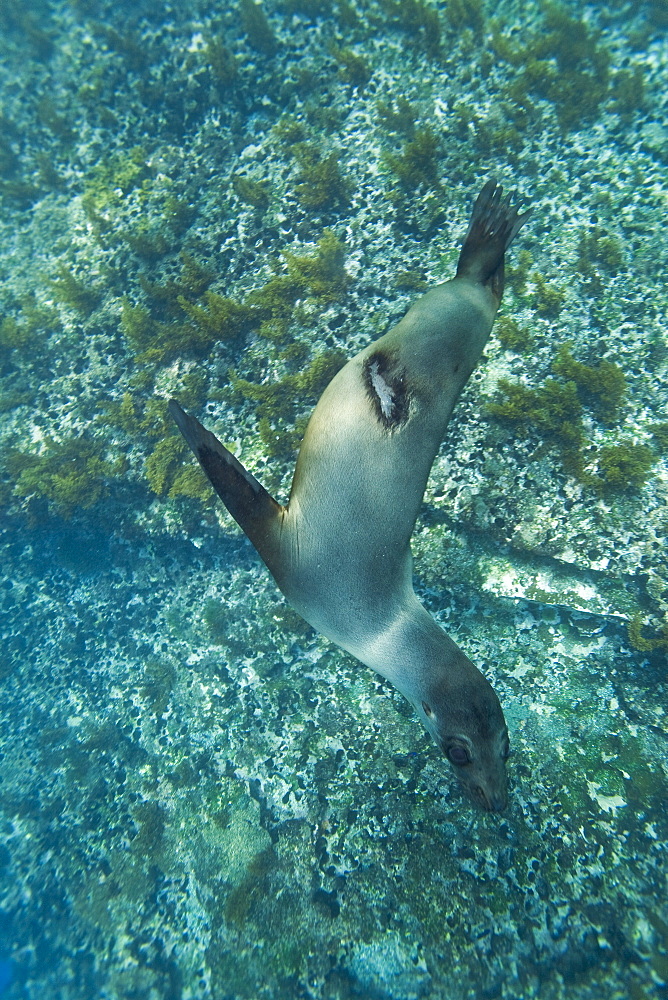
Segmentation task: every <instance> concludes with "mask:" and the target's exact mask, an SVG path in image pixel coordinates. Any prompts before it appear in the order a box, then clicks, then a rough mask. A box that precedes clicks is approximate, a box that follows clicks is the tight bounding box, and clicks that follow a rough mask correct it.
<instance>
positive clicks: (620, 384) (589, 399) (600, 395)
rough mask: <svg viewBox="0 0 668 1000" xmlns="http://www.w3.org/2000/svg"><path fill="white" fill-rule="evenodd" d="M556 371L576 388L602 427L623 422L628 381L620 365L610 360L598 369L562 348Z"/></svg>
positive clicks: (600, 363) (556, 362) (554, 364)
mask: <svg viewBox="0 0 668 1000" xmlns="http://www.w3.org/2000/svg"><path fill="white" fill-rule="evenodd" d="M552 371H553V372H554V374H555V375H560V376H561V377H562V378H564V379H566V380H567V381H572V382H574V383H575V384H576V386H577V388H578V393H579V395H580V398H581V399H582V402H583V403H584V404H585V405H587V406H589V408H590V409H592V410H593V412H594V413H595V414H596V416H597V417H598V419H599V420H601V421H602V423H604V424H613V423H615V422H616V421H617V420H619V418H620V411H621V410H622V408H623V406H624V403H625V402H626V378H625V376H624V373H623V371H622V370H621V368H620V367H619V365H616V364H615V363H614V362H612V361H607V360H606V359H603V360H602V361H600V362H599V363H598V364H597V365H586V364H583V362H581V361H576V359H575V358H574V357H573V355H572V354H571V351H570V345H568V344H562V345H561V346H560V347H559V350H558V351H557V356H556V357H555V359H554V361H553V362H552Z"/></svg>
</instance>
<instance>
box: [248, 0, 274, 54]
mask: <svg viewBox="0 0 668 1000" xmlns="http://www.w3.org/2000/svg"><path fill="white" fill-rule="evenodd" d="M239 12H240V14H241V26H242V28H243V30H244V33H245V35H246V38H247V39H248V44H249V45H250V46H251V48H253V49H255V50H256V51H257V52H262V53H263V55H266V56H272V55H274V53H275V52H276V50H277V48H278V43H277V41H276V35H275V34H274V32H273V31H272V30H271V27H270V25H269V21H268V20H267V16H266V14H265V12H264V10H263V9H262V4H260V3H255V2H254V0H240V2H239Z"/></svg>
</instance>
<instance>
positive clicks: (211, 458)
mask: <svg viewBox="0 0 668 1000" xmlns="http://www.w3.org/2000/svg"><path fill="white" fill-rule="evenodd" d="M169 412H170V415H171V416H172V417H173V419H174V420H175V422H176V425H177V427H178V428H179V430H180V431H181V433H182V434H183V436H184V438H185V439H186V441H187V443H188V444H189V445H190V447H191V448H192V450H193V452H194V454H195V458H196V459H197V461H198V462H199V464H200V465H201V466H202V468H203V469H204V471H205V473H206V475H207V477H208V479H209V480H210V482H211V485H212V486H213V488H214V490H215V491H216V493H217V494H218V496H219V497H220V499H221V500H222V501H223V503H224V504H225V506H226V507H227V509H228V510H229V512H230V514H231V515H232V517H233V518H234V520H235V521H236V522H237V524H238V525H240V527H241V528H243V530H244V531H245V533H246V534H247V535H248V537H249V538H250V540H251V542H252V543H253V545H254V546H255V548H256V549H257V550H258V552H259V553H260V555H261V556H262V558H263V560H264V561H265V563H267V565H268V566H269V568H270V569H272V564H273V562H274V560H273V559H272V555H274V550H275V540H276V537H277V532H276V527H277V526H278V524H279V522H280V518H281V517H282V515H283V513H284V512H285V508H284V507H282V506H281V504H280V503H278V502H277V501H276V500H274V498H273V497H272V495H271V494H270V493H267V491H266V490H265V488H264V486H262V484H261V483H258V481H257V479H256V478H255V476H252V475H251V474H250V472H249V471H248V470H247V469H244V467H243V465H242V464H241V462H240V461H239V460H238V459H237V458H235V457H234V455H233V454H232V452H231V451H228V450H227V448H226V447H225V445H222V444H221V443H220V441H219V440H218V438H217V437H216V436H215V435H214V434H212V433H211V431H208V430H207V429H206V427H202V425H201V424H200V422H199V420H195V418H194V417H191V416H190V414H188V413H186V412H185V410H182V409H181V407H180V406H179V404H178V403H177V402H176V400H175V399H170V401H169Z"/></svg>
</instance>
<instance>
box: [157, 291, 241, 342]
mask: <svg viewBox="0 0 668 1000" xmlns="http://www.w3.org/2000/svg"><path fill="white" fill-rule="evenodd" d="M203 298H204V302H203V304H202V305H196V304H195V303H192V302H190V301H189V300H188V299H186V298H185V296H183V295H180V296H179V297H178V299H177V301H178V304H179V305H180V306H181V308H182V309H183V311H184V313H185V314H186V315H187V316H189V317H190V319H191V320H192V321H193V323H194V324H195V330H196V331H197V335H198V337H199V339H200V340H201V345H202V346H205V345H207V346H208V345H209V344H212V343H218V342H221V341H230V340H235V339H236V338H237V337H240V336H241V335H242V334H244V333H246V332H248V330H250V329H252V327H253V326H256V325H257V324H258V322H259V316H258V312H257V310H256V309H254V308H253V307H252V306H247V305H245V304H242V303H240V302H235V301H234V299H229V298H226V297H225V296H224V295H219V294H218V293H217V292H212V291H211V290H207V291H206V292H205V293H204V296H203Z"/></svg>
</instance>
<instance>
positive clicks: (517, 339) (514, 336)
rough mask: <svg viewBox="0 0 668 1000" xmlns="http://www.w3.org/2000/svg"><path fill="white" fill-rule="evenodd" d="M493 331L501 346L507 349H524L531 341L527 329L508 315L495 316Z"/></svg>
mask: <svg viewBox="0 0 668 1000" xmlns="http://www.w3.org/2000/svg"><path fill="white" fill-rule="evenodd" d="M494 332H495V334H496V336H497V337H498V338H499V342H500V344H501V346H502V347H505V348H506V349H507V350H509V351H525V350H527V349H528V348H529V347H530V346H531V344H532V342H533V338H532V336H531V334H530V333H529V331H528V330H527V329H526V328H525V327H521V326H520V325H519V323H518V322H517V321H516V320H514V319H512V318H511V317H510V316H497V318H496V321H495V323H494Z"/></svg>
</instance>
